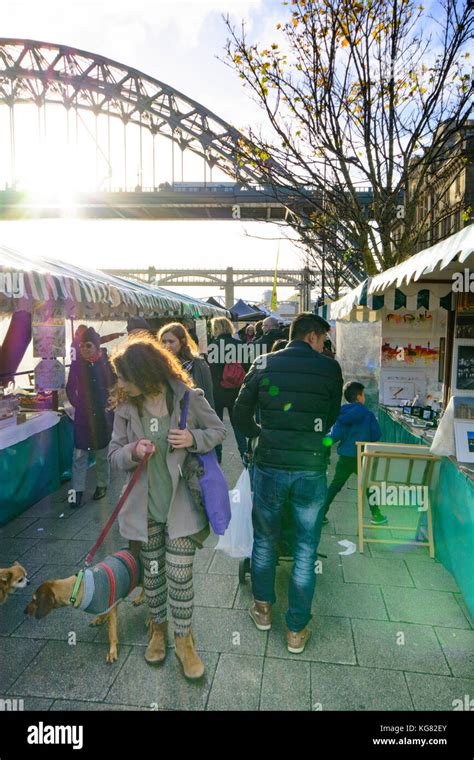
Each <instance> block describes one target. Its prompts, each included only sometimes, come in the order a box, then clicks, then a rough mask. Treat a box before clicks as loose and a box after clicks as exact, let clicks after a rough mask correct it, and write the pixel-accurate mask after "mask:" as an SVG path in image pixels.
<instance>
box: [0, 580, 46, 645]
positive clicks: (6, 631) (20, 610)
mask: <svg viewBox="0 0 474 760" xmlns="http://www.w3.org/2000/svg"><path fill="white" fill-rule="evenodd" d="M30 588H31V586H30ZM27 604H28V600H27V599H26V598H25V596H24V595H23V594H16V592H15V594H10V595H9V598H8V599H7V601H6V602H5V603H4V604H2V607H1V614H0V636H10V634H11V633H13V631H15V630H16V629H17V628H19V626H20V625H22V624H23V623H24V621H25V619H26V615H25V607H26V605H27ZM33 638H38V637H33Z"/></svg>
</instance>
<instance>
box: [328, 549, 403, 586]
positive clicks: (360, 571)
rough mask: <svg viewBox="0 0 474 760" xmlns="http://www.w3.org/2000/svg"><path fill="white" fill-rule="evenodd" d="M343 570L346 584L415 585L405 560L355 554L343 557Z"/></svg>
mask: <svg viewBox="0 0 474 760" xmlns="http://www.w3.org/2000/svg"><path fill="white" fill-rule="evenodd" d="M342 569H343V575H344V580H345V581H346V583H371V584H374V585H378V586H380V585H381V584H384V583H386V584H387V585H390V586H408V587H411V588H413V586H414V583H413V580H412V578H411V576H410V573H409V572H408V570H407V566H406V564H405V562H404V561H403V560H401V559H400V560H393V559H385V558H384V557H377V558H375V557H369V556H368V555H365V554H359V552H355V553H354V554H351V555H350V556H349V557H342Z"/></svg>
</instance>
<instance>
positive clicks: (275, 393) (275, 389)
mask: <svg viewBox="0 0 474 760" xmlns="http://www.w3.org/2000/svg"><path fill="white" fill-rule="evenodd" d="M268 392H269V394H270V396H278V394H279V393H280V389H279V387H278V385H271V386H270V387H269V389H268Z"/></svg>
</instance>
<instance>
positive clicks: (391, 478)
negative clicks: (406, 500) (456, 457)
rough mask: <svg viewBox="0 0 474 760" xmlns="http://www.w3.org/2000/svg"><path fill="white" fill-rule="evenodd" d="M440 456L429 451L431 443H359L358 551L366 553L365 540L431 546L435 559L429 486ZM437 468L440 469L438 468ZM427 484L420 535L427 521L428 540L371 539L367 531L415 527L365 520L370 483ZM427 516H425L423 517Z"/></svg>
mask: <svg viewBox="0 0 474 760" xmlns="http://www.w3.org/2000/svg"><path fill="white" fill-rule="evenodd" d="M440 459H441V457H439V456H436V455H434V454H431V453H430V450H429V447H428V446H418V445H416V444H405V443H382V442H377V443H368V442H364V441H359V442H357V517H358V526H359V552H361V553H363V552H364V542H365V543H379V544H410V545H413V546H428V547H429V553H430V557H431V558H434V543H433V518H432V512H431V500H430V486H431V484H432V480H433V474H434V472H435V468H436V463H437V462H439V461H440ZM436 469H437V468H436ZM382 483H386V485H387V487H388V486H393V485H395V486H403V487H404V488H409V487H411V486H426V491H425V494H426V498H427V504H426V510H423V511H422V512H420V520H419V522H418V528H417V535H419V534H420V533H421V532H422V531H423V532H424V527H425V525H424V524H423V523H426V529H427V540H425V541H416V540H415V541H410V540H409V541H405V540H403V539H395V538H368V537H366V536H365V535H364V530H397V531H413V526H410V527H406V526H399V525H397V526H396V527H395V526H393V525H392V526H390V525H372V524H367V523H364V498H365V496H366V494H367V489H369V488H370V487H371V486H378V487H381V484H382ZM425 515H426V519H424V516H425Z"/></svg>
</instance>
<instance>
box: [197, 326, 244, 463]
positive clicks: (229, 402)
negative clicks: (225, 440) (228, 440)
mask: <svg viewBox="0 0 474 760" xmlns="http://www.w3.org/2000/svg"><path fill="white" fill-rule="evenodd" d="M211 330H212V335H213V340H212V341H211V342H210V343H209V346H208V351H207V357H208V362H209V367H210V370H211V375H212V383H213V390H214V403H215V409H216V412H217V414H218V416H219V418H220V419H221V420H222V419H223V418H224V409H227V411H228V414H229V419H230V423H231V425H232V428H233V430H234V434H235V439H236V441H237V446H238V449H239V453H240V456H241V457H242V459H244V457H245V454H246V450H247V441H246V439H245V436H244V435H242V433H241V432H240V431H239V430H238V429H237V428H236V427H235V425H234V404H235V399H236V398H237V395H238V393H239V390H240V386H241V385H242V382H243V379H244V377H245V371H246V366H244V365H243V364H242V361H239V359H240V360H241V359H242V356H241V354H242V345H243V344H242V343H241V342H240V341H237V340H235V338H233V337H232V333H233V332H234V327H233V325H232V322H231V321H230V319H227V317H215V318H214V319H213V320H212V321H211ZM216 454H217V458H218V460H219V462H221V461H222V446H218V447H217V448H216Z"/></svg>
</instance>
